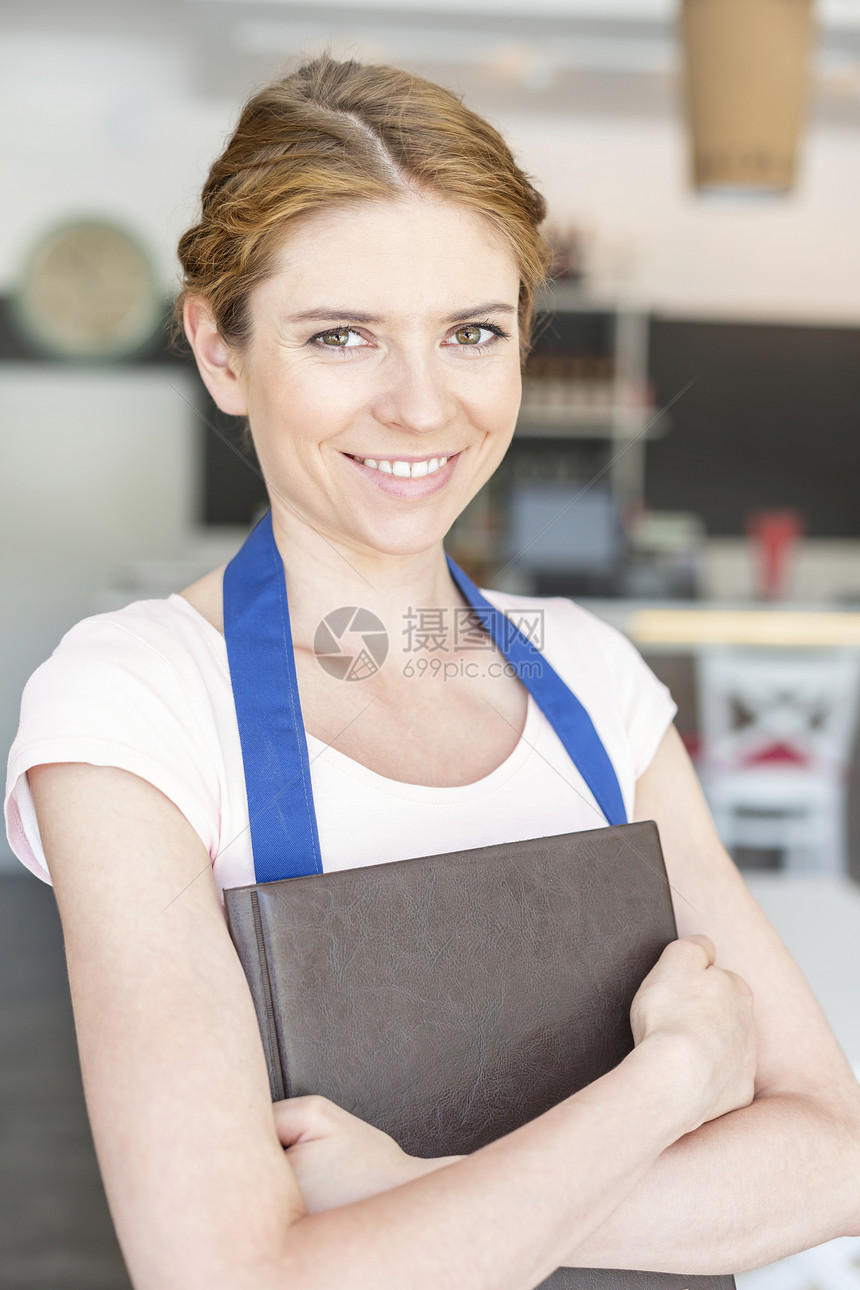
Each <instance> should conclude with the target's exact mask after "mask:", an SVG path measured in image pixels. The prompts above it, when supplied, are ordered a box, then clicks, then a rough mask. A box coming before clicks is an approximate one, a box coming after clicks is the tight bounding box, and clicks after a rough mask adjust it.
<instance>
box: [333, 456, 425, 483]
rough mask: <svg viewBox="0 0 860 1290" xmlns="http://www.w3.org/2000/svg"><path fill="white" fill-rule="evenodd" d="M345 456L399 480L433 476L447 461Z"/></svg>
mask: <svg viewBox="0 0 860 1290" xmlns="http://www.w3.org/2000/svg"><path fill="white" fill-rule="evenodd" d="M346 455H347V456H349V457H352V460H353V461H357V462H359V463H360V464H361V465H362V466H369V467H370V469H371V470H381V471H382V473H383V474H384V475H397V476H399V477H400V478H401V479H410V478H411V479H420V478H421V477H422V476H423V475H434V474H435V473H436V471H437V470H441V469H442V467H443V466H444V465H445V464H446V463H447V461H448V458H447V457H425V458H423V459H422V460H421V461H403V460H400V459H394V458H392V459H390V460H389V459H387V458H384V459H382V460H380V461H377V460H376V459H375V458H373V457H355V456H353V454H352V453H347V454H346Z"/></svg>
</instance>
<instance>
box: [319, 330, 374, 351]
mask: <svg viewBox="0 0 860 1290" xmlns="http://www.w3.org/2000/svg"><path fill="white" fill-rule="evenodd" d="M313 339H314V340H318V341H320V342H321V343H322V344H323V345H325V346H326V347H327V348H328V349H354V348H355V347H356V345H357V344H360V343H361V340H362V338H361V336H360V335H359V334H358V332H357V331H353V330H352V328H351V327H332V328H331V330H330V331H321V332H319V333H318V335H316V336H314V338H313Z"/></svg>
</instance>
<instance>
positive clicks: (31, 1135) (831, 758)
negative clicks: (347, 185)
mask: <svg viewBox="0 0 860 1290" xmlns="http://www.w3.org/2000/svg"><path fill="white" fill-rule="evenodd" d="M326 46H327V47H329V48H331V50H332V51H333V52H334V53H335V54H336V55H337V56H356V57H359V58H363V59H366V60H370V61H376V62H391V63H395V64H399V65H401V66H404V67H407V68H409V69H411V70H414V71H416V72H418V73H420V74H421V75H424V76H427V77H429V78H431V79H434V80H438V81H440V82H441V83H443V84H445V85H447V86H449V87H451V88H452V89H454V90H455V91H456V92H457V93H458V94H461V95H463V96H465V99H466V101H467V102H468V103H469V104H470V105H471V106H472V107H474V108H475V109H477V110H478V111H479V112H481V113H483V114H484V115H486V116H488V117H489V118H490V120H492V121H493V122H494V124H496V125H497V126H498V127H499V128H500V129H501V130H502V132H503V133H504V135H505V136H506V137H507V138H508V139H509V141H510V142H511V144H512V146H513V147H514V149H515V151H516V153H517V155H518V158H519V160H520V161H521V163H522V164H523V165H524V167H525V168H526V169H527V170H528V171H529V173H530V174H531V175H532V176H533V177H534V178H535V180H536V182H537V185H538V187H539V188H540V189H541V190H542V191H543V193H544V194H545V195H546V197H547V199H548V202H549V211H550V214H549V221H548V229H549V236H550V238H551V241H552V243H553V247H554V262H553V278H552V281H551V283H550V284H549V285H548V287H547V289H546V290H545V292H543V293H542V295H541V297H540V299H539V302H538V324H537V328H536V342H535V346H534V349H533V352H532V354H531V355H530V357H529V359H528V362H527V366H526V370H525V379H524V394H523V403H522V411H521V416H520V419H519V423H518V426H517V430H516V435H515V438H514V441H513V444H512V446H511V448H510V451H509V453H508V456H507V458H506V460H505V462H504V463H503V466H502V467H501V469H500V470H499V472H498V473H497V475H496V476H495V477H494V478H493V480H492V481H491V482H490V484H489V485H488V486H487V487H486V488H485V489H484V490H483V492H482V493H481V494H480V495H479V496H478V497H477V498H476V499H475V501H474V502H473V503H472V504H471V505H470V507H469V508H468V510H467V511H466V512H465V513H464V515H463V516H462V517H461V519H460V520H459V521H458V522H457V524H456V525H455V527H454V528H453V529H452V531H451V533H450V535H449V538H448V542H447V547H448V550H449V551H450V553H451V555H452V556H453V557H454V558H455V559H456V560H458V561H459V562H460V563H461V564H462V565H463V567H464V568H466V570H467V571H468V572H470V573H471V574H472V576H473V577H475V578H476V580H477V581H478V582H479V583H480V585H482V586H484V587H495V588H499V589H505V590H508V591H512V592H522V593H524V594H537V595H560V596H571V597H574V598H576V599H577V600H580V601H582V603H584V604H586V605H587V606H589V607H590V608H592V609H593V610H594V611H595V612H596V613H598V614H600V615H602V616H604V617H605V618H607V619H608V620H609V621H610V622H612V623H614V624H615V625H617V626H618V627H619V628H620V629H621V630H622V631H624V632H626V633H627V634H628V635H629V636H630V637H631V639H632V640H633V641H634V642H635V643H636V645H637V646H638V648H639V649H640V650H641V651H642V652H643V654H644V655H645V657H646V658H647V660H648V662H649V663H650V665H651V666H652V667H653V668H654V670H655V671H656V672H657V673H658V675H660V676H661V677H662V678H663V679H664V680H665V681H666V682H667V684H669V686H670V687H671V689H672V691H673V693H674V695H675V698H676V700H677V702H678V704H679V714H678V725H679V728H680V730H681V733H682V735H683V737H684V739H685V741H686V743H687V746H688V748H689V750H690V753H691V755H692V756H693V758H694V761H695V763H696V765H697V768H698V771H699V774H700V777H701V780H702V784H703V786H704V788H705V791H706V793H707V795H708V798H709V801H710V803H711V806H712V809H713V812H714V815H715V817H716V819H717V821H718V824H719V827H720V829H721V830H722V834H723V837H724V839H725V841H726V843H727V845H728V846H729V848H730V849H731V851H732V853H733V855H734V856H735V859H736V860H737V862H738V864H739V865H740V866H741V868H742V871H743V873H744V877H745V878H746V880H747V881H748V883H749V885H750V887H751V889H752V890H753V892H754V894H755V895H756V897H757V899H759V901H760V902H761V904H762V905H763V907H764V908H765V910H766V912H767V913H768V915H769V916H770V917H771V919H772V920H773V922H774V923H775V924H776V926H777V928H778V930H779V931H780V933H781V935H782V936H783V937H784V939H785V940H786V942H787V943H788V945H789V948H790V949H791V950H792V952H793V953H794V955H795V957H796V958H797V960H798V962H799V963H800V965H801V967H802V968H803V970H804V972H805V973H806V975H807V977H808V979H809V980H810V982H811V984H812V986H813V988H814V989H815V991H816V993H817V995H818V997H819V999H820V1001H821V1002H822V1005H823V1006H824V1008H825V1011H826V1012H827V1014H828V1016H829V1018H830V1020H831V1023H832V1025H833V1027H834V1029H835V1030H836V1033H837V1035H838V1037H839V1039H840V1042H841V1043H842V1045H843V1047H844V1049H845V1051H846V1053H847V1054H848V1056H849V1058H850V1060H851V1061H852V1063H854V1064H855V1066H857V1067H858V1068H860V1008H858V987H860V887H858V880H860V794H858V792H857V787H858V783H860V757H858V752H857V742H858V741H857V727H858V719H857V718H858V694H860V497H858V493H860V0H817V3H814V2H813V0H530V3H529V4H528V5H524V4H522V3H521V0H373V2H372V3H368V4H365V3H363V0H310V2H308V3H290V2H289V0H146V3H143V0H137V2H134V0H30V2H29V3H28V4H26V5H23V4H17V5H13V4H8V3H7V4H3V5H0V158H2V160H0V173H2V190H3V193H4V201H3V203H2V206H0V426H2V444H3V469H2V472H0V530H1V531H2V553H3V558H2V563H0V596H2V600H3V604H4V610H5V612H4V614H3V617H2V623H0V632H2V647H3V667H2V670H0V734H2V737H3V742H4V745H5V746H6V747H8V745H9V744H10V743H11V741H12V738H13V736H14V733H15V729H16V725H17V718H18V705H19V701H20V695H21V690H22V688H23V685H24V682H25V680H26V678H27V677H28V676H29V674H30V673H31V672H32V671H33V670H34V668H35V667H36V666H37V665H38V664H39V663H40V662H41V661H42V660H43V659H44V658H46V657H47V656H48V654H49V653H50V652H51V650H52V649H53V648H54V646H55V644H56V643H57V641H58V640H59V638H60V636H61V635H62V634H63V632H65V631H66V630H67V629H68V628H69V627H70V626H71V625H72V624H73V623H74V622H75V621H77V620H78V619H80V618H82V617H84V616H86V615H88V614H92V613H97V612H99V611H101V610H104V609H109V608H115V607H118V606H120V605H122V604H124V603H127V602H129V601H131V600H135V599H139V598H141V597H149V596H162V595H166V594H168V593H169V592H172V591H175V590H180V589H181V588H182V587H184V586H186V585H187V584H188V583H190V582H191V581H193V580H194V579H195V578H197V577H198V576H200V575H201V574H202V573H204V572H206V571H208V570H209V569H211V568H213V567H215V566H216V565H219V564H221V563H223V562H224V561H226V560H227V559H229V557H230V556H231V555H232V553H233V552H234V551H235V550H236V549H237V547H238V546H239V544H240V542H241V541H242V539H243V537H244V535H245V533H246V532H247V529H248V526H249V524H250V523H251V521H252V520H253V519H254V518H255V517H256V516H257V515H258V514H259V513H260V508H261V505H262V502H263V498H264V492H263V487H262V483H261V480H260V478H259V475H258V473H257V472H256V471H255V469H254V466H253V463H252V462H250V463H249V461H248V460H247V453H246V451H245V449H244V448H243V447H242V445H241V439H240V427H239V426H237V425H235V424H232V423H231V421H230V419H229V418H226V417H224V416H222V415H221V414H220V413H219V412H218V411H217V409H215V408H214V406H213V405H212V403H211V402H210V401H209V399H208V397H207V395H206V394H205V391H204V389H203V386H202V384H201V382H200V381H199V379H198V378H197V375H196V372H195V369H194V367H193V365H192V363H191V362H190V360H189V358H188V356H187V354H186V353H184V352H182V351H181V350H177V349H175V348H171V346H170V344H169V338H168V332H167V318H168V315H169V311H170V301H171V294H172V292H173V290H174V286H175V276H174V275H175V258H174V248H175V244H176V241H177V238H178V236H179V234H180V233H181V231H182V230H183V229H184V228H185V227H186V226H187V224H188V223H190V222H191V220H192V219H193V216H194V210H195V194H196V193H197V192H198V191H199V188H200V185H201V182H202V179H203V177H204V175H205V173H206V171H207V168H208V166H209V163H210V162H211V160H212V159H213V157H214V156H215V155H216V153H217V152H218V150H219V149H220V147H221V145H222V141H223V139H224V137H225V135H226V133H227V132H228V131H229V130H230V128H231V125H232V123H233V122H234V121H235V119H236V115H237V111H238V108H239V105H240V104H241V102H242V100H243V98H244V97H245V96H246V95H247V94H248V93H249V92H250V91H251V90H252V89H253V88H255V87H257V86H258V85H260V84H262V83H263V82H264V81H265V80H267V79H268V78H270V77H271V76H272V75H273V74H275V73H276V72H277V71H278V70H279V69H280V68H282V67H284V66H285V65H287V64H294V63H295V60H297V59H298V58H300V57H303V56H311V55H313V54H314V53H316V52H319V51H320V50H322V49H323V48H324V47H326ZM0 894H2V899H0V955H2V966H3V972H2V985H0V990H2V1001H3V1002H2V1019H0V1024H2V1027H3V1030H2V1032H0V1047H2V1048H4V1049H5V1051H6V1059H5V1061H4V1064H3V1069H2V1073H0V1090H2V1098H3V1109H4V1116H3V1126H4V1127H3V1143H2V1148H0V1150H2V1158H3V1160H4V1165H5V1166H8V1167H5V1168H4V1170H3V1177H2V1182H0V1202H2V1204H0V1214H2V1215H3V1217H2V1219H0V1281H2V1282H3V1284H8V1285H9V1286H10V1287H12V1286H14V1287H25V1286H39V1287H54V1286H56V1287H81V1288H83V1287H88V1288H93V1287H122V1286H126V1285H127V1281H126V1279H125V1275H124V1272H123V1270H122V1265H121V1261H120V1259H119V1255H118V1252H117V1250H116V1246H115V1242H114V1239H113V1236H112V1233H111V1230H110V1224H109V1220H108V1217H107V1211H106V1208H105V1206H104V1200H103V1197H102V1193H101V1189H100V1184H99V1182H98V1176H97V1173H96V1170H95V1164H94V1160H93V1157H92V1148H91V1145H90V1142H89V1137H88V1130H87V1126H86V1120H85V1116H84V1113H83V1103H82V1100H81V1092H80V1080H79V1075H78V1072H77V1065H76V1058H75V1055H74V1046H73V1039H72V1023H71V1014H70V1011H69V1004H68V997H67V992H66V987H65V978H64V971H63V960H62V948H61V941H60V934H59V926H58V923H57V919H56V913H55V910H54V906H53V900H52V897H51V893H50V891H49V890H48V889H47V888H44V887H42V886H41V885H40V884H38V883H37V882H36V881H35V880H34V879H32V878H30V877H29V876H28V875H26V874H24V872H23V871H22V870H21V867H20V866H19V865H18V863H17V861H15V859H14V857H12V856H11V854H10V853H9V852H8V851H5V852H3V853H0ZM858 1246H860V1241H858V1242H855V1243H854V1245H853V1246H850V1243H849V1244H846V1243H845V1242H835V1243H830V1245H829V1246H828V1247H820V1249H819V1250H818V1251H812V1252H810V1253H809V1254H808V1255H805V1256H797V1257H796V1258H795V1259H793V1260H789V1261H788V1262H784V1263H782V1264H780V1265H776V1267H775V1268H774V1269H769V1270H763V1271H762V1272H760V1273H751V1274H746V1276H745V1277H743V1278H739V1285H740V1284H741V1283H743V1284H744V1285H745V1286H749V1287H753V1286H755V1287H762V1288H764V1287H765V1286H766V1285H768V1286H769V1285H771V1284H772V1285H773V1286H774V1287H775V1288H778V1290H795V1288H796V1290H803V1288H804V1287H806V1286H813V1285H815V1286H818V1287H827V1286H831V1285H832V1286H836V1285H839V1286H850V1285H856V1286H860V1270H858V1264H857V1262H856V1260H857V1259H858V1257H860V1251H858ZM768 1277H770V1281H768ZM828 1278H830V1279H828Z"/></svg>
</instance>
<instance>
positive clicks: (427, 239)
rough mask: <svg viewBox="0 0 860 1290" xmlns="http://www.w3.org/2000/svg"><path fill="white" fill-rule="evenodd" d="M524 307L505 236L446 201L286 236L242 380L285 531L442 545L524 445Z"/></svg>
mask: <svg viewBox="0 0 860 1290" xmlns="http://www.w3.org/2000/svg"><path fill="white" fill-rule="evenodd" d="M518 296H519V275H518V272H517V268H516V265H515V263H514V260H513V257H512V255H511V252H510V251H509V249H508V248H507V247H506V246H505V245H504V244H503V243H502V241H501V239H500V238H499V237H498V235H496V234H494V232H493V230H492V229H491V228H490V226H489V225H488V224H487V223H485V222H484V221H483V220H482V219H481V218H480V217H479V216H476V215H474V214H472V213H471V212H470V211H468V210H467V209H466V208H464V207H461V206H457V205H452V204H449V203H447V202H445V201H442V200H440V199H438V198H434V197H422V196H411V195H410V196H409V197H408V198H405V199H403V200H396V201H394V200H392V201H390V202H387V201H383V202H362V203H360V204H356V205H354V206H350V207H335V208H334V209H333V210H332V211H330V212H326V213H324V214H320V215H316V216H313V217H312V218H310V219H308V221H307V222H304V223H303V224H301V225H300V226H299V227H298V228H297V229H296V231H295V232H294V233H291V235H290V237H289V239H288V241H287V242H286V244H285V246H284V250H283V254H282V256H281V260H280V264H279V268H278V271H277V272H276V273H275V274H274V276H272V277H271V278H269V279H267V280H266V281H265V282H264V283H262V284H261V286H260V287H258V288H257V290H256V291H255V292H254V295H253V297H252V301H251V307H252V323H253V333H252V340H251V342H250V345H249V347H248V349H247V350H246V351H245V353H244V354H243V355H242V358H241V363H240V365H239V366H238V368H237V369H236V373H237V385H236V394H237V396H238V395H241V399H242V400H243V401H244V404H245V407H244V411H245V412H246V414H247V416H248V417H249V420H250V425H251V432H252V434H253V438H254V443H255V446H256V449H257V453H258V456H259V459H260V464H261V467H262V470H263V474H264V475H265V478H266V481H267V484H268V486H269V491H270V495H271V498H272V505H273V510H274V512H275V514H276V515H278V516H280V517H281V518H282V519H283V520H284V522H285V523H287V524H288V525H289V529H290V531H295V521H294V517H295V516H296V515H298V517H300V519H301V520H302V521H304V522H305V523H307V524H310V525H311V526H312V527H313V528H314V529H316V530H318V531H319V532H321V533H322V534H324V535H325V536H326V537H327V538H328V539H329V540H330V541H335V542H337V543H338V544H340V545H345V546H346V547H349V548H353V549H355V550H358V549H359V548H364V549H366V548H370V549H372V550H374V551H377V552H387V553H396V554H407V553H411V552H416V551H421V550H425V549H427V548H428V547H430V546H431V545H433V544H435V543H436V542H439V541H441V539H442V538H443V537H444V535H445V533H446V532H447V531H448V529H449V528H450V526H451V524H452V522H453V521H454V519H455V518H456V516H457V515H458V514H459V513H460V512H461V511H462V510H463V508H464V507H465V506H466V504H467V502H469V501H470V500H471V498H472V497H474V496H475V494H476V493H477V492H478V490H479V489H480V488H481V486H482V485H483V484H484V483H485V482H486V481H487V480H488V479H489V477H490V476H491V475H492V474H493V472H494V470H495V469H496V467H497V466H498V465H499V462H500V461H501V460H502V457H503V456H504V454H505V451H506V450H507V447H508V445H509V443H510V440H511V436H512V434H513V431H514V425H515V422H516V417H517V411H518V408H519V402H520V395H521V382H520V362H519V335H518V324H517V303H518ZM230 410H233V411H242V409H240V408H238V407H234V408H231V409H230ZM443 457H447V458H448V462H447V464H446V465H443V466H441V468H439V469H434V463H433V459H434V458H435V459H436V460H437V461H438V460H439V459H440V458H443ZM358 459H369V460H370V461H371V462H373V463H376V466H375V467H374V466H373V465H364V464H361V462H360V460H358ZM416 462H417V463H419V465H418V469H417V471H415V475H414V476H413V475H412V474H411V472H412V470H413V469H414V463H416ZM380 463H390V467H391V473H387V471H386V468H385V467H384V466H383V467H382V468H380ZM397 463H400V464H397ZM403 463H407V464H403ZM420 463H425V465H424V466H422V465H421V464H420ZM407 469H408V470H409V471H410V474H409V475H406V474H405V473H404V472H406V471H407ZM422 472H426V473H422Z"/></svg>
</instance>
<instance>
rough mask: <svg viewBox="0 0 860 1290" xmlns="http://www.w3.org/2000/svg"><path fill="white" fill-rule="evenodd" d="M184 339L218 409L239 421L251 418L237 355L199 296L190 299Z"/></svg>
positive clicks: (183, 315) (185, 309)
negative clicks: (226, 341)
mask: <svg viewBox="0 0 860 1290" xmlns="http://www.w3.org/2000/svg"><path fill="white" fill-rule="evenodd" d="M182 321H183V323H184V325H185V335H186V336H187V337H188V343H189V345H190V346H191V348H192V350H193V351H194V357H195V359H196V360H197V368H198V370H199V372H200V375H201V377H202V379H203V384H204V385H205V386H206V388H207V390H208V391H209V393H210V394H211V395H212V398H213V400H214V402H215V404H216V406H217V407H219V408H220V409H221V411H222V412H229V413H231V414H232V415H233V416H236V417H244V416H247V415H248V405H247V402H246V400H245V391H244V388H243V385H242V380H241V374H240V370H239V365H238V363H237V361H236V357H235V354H234V353H233V351H232V350H231V349H229V348H228V347H227V345H225V343H224V341H223V340H222V339H221V336H220V335H219V333H218V327H217V326H216V323H215V319H214V317H213V315H212V312H211V310H210V309H209V307H208V305H207V304H206V302H205V301H204V300H203V299H202V298H201V297H200V296H190V297H189V298H188V299H187V300H186V301H185V305H184V308H183V310H182Z"/></svg>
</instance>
